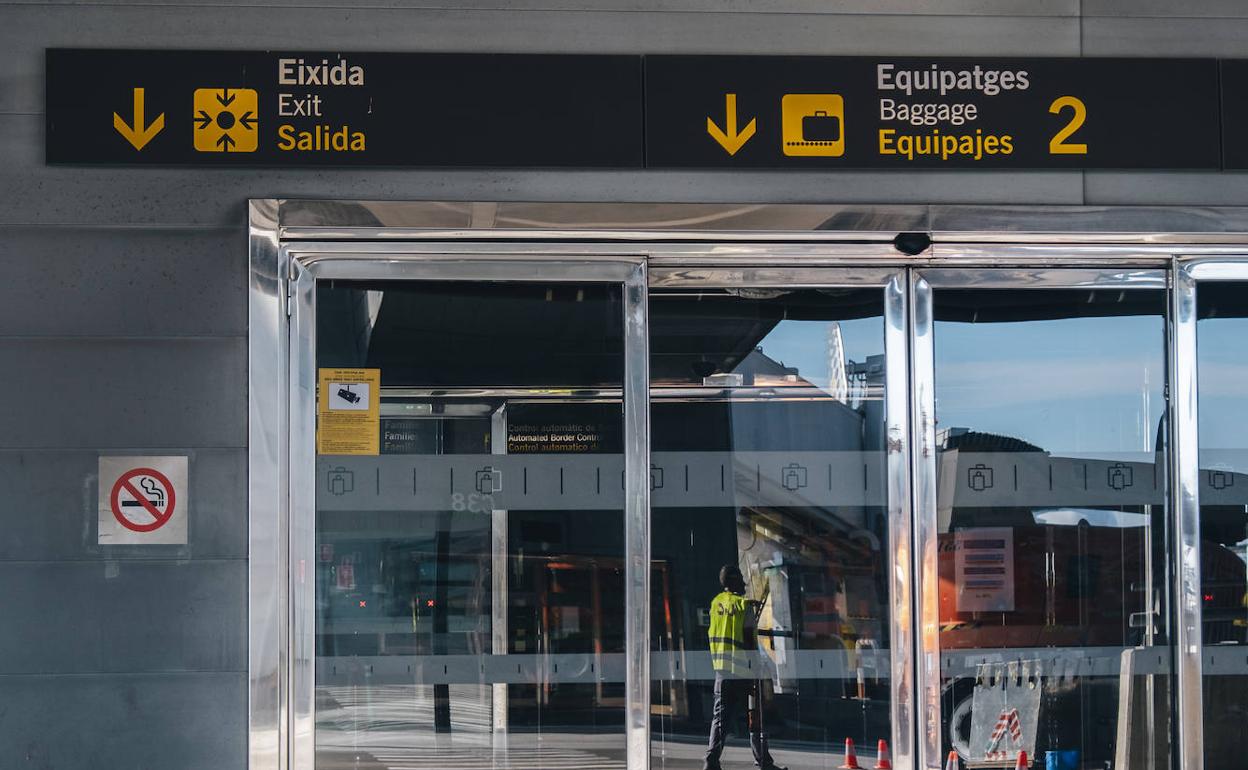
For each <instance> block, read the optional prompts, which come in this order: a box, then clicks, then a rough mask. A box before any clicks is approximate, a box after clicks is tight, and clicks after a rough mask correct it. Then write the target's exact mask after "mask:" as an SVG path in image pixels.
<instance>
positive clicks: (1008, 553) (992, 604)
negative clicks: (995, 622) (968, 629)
mask: <svg viewBox="0 0 1248 770" xmlns="http://www.w3.org/2000/svg"><path fill="white" fill-rule="evenodd" d="M954 554H955V557H956V558H955V560H954V565H955V566H954V569H955V570H956V571H957V579H958V612H1013V611H1014V530H1013V529H1012V528H1010V527H977V528H974V529H961V530H958V531H956V532H955V533H954Z"/></svg>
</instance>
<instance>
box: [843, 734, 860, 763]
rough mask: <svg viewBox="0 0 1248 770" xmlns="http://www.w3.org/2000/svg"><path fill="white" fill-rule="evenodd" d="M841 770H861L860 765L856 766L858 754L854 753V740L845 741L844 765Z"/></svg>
mask: <svg viewBox="0 0 1248 770" xmlns="http://www.w3.org/2000/svg"><path fill="white" fill-rule="evenodd" d="M841 770H862V765H860V764H858V753H857V752H856V751H854V739H853V738H846V739H845V764H843V765H841Z"/></svg>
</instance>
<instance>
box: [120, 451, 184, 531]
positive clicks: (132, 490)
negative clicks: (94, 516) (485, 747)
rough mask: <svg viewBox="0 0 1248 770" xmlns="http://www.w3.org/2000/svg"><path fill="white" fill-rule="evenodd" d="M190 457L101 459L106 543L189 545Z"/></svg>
mask: <svg viewBox="0 0 1248 770" xmlns="http://www.w3.org/2000/svg"><path fill="white" fill-rule="evenodd" d="M186 486H187V458H186V457H185V456H175V457H150V456H138V457H112V456H107V457H100V460H99V519H98V523H99V533H98V542H99V544H100V545H183V544H185V543H186V540H187V515H186V510H187V489H186Z"/></svg>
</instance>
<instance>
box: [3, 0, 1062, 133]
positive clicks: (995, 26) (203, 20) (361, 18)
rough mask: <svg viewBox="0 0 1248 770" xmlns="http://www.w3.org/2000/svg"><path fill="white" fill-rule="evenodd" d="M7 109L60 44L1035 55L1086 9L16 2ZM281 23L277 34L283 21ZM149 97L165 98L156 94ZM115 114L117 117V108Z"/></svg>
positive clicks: (23, 96)
mask: <svg viewBox="0 0 1248 770" xmlns="http://www.w3.org/2000/svg"><path fill="white" fill-rule="evenodd" d="M4 15H5V16H6V17H7V22H8V23H6V24H0V50H2V51H5V52H6V60H5V61H6V72H5V74H4V76H3V77H4V79H3V81H0V112H9V113H19V114H28V113H36V112H41V111H42V110H43V95H44V94H43V89H44V85H43V71H44V49H45V48H51V47H135V48H185V47H188V38H187V31H188V30H194V31H195V35H194V43H193V47H195V48H241V49H256V50H268V49H271V48H274V47H275V46H277V45H278V44H279V43H280V46H281V47H283V48H290V49H320V50H346V51H351V50H358V51H465V52H476V51H481V52H499V51H511V52H521V53H523V52H540V53H690V54H692V53H734V54H825V55H827V54H843V55H851V54H879V53H880V52H905V53H908V54H912V55H939V54H948V55H985V56H987V55H1000V56H1007V55H1036V56H1063V55H1065V56H1075V55H1078V53H1079V19H1078V18H1075V17H1069V16H1068V17H1037V16H914V15H900V14H879V15H873V14H864V15H853V14H850V15H830V14H803V15H796V16H795V15H794V14H788V13H771V14H767V13H741V14H736V13H621V12H597V11H587V12H583V13H567V12H560V11H461V10H422V9H385V8H368V9H363V10H358V9H353V8H352V9H345V8H311V9H302V10H300V11H299V12H298V14H292V13H291V11H290V9H286V8H266V7H255V6H243V7H237V8H219V7H218V8H211V7H199V6H194V7H192V6H180V7H169V8H163V9H161V11H160V13H152V12H151V11H150V10H149V9H147V8H143V7H136V6H80V5H63V6H34V5H30V6H26V5H23V6H8V7H6V8H5V9H4ZM275 30H281V33H280V35H277V36H276V37H275V34H274V31H275ZM148 108H149V109H153V108H158V105H156V104H149V107H148ZM104 119H108V120H111V118H110V117H109V116H104Z"/></svg>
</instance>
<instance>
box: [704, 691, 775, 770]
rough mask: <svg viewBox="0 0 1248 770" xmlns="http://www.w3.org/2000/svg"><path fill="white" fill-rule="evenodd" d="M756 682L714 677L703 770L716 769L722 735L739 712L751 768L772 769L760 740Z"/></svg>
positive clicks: (760, 707) (758, 702)
mask: <svg viewBox="0 0 1248 770" xmlns="http://www.w3.org/2000/svg"><path fill="white" fill-rule="evenodd" d="M757 685H758V682H757V680H754V679H734V678H731V677H725V676H724V675H723V674H720V673H718V672H717V673H716V674H715V706H714V708H713V709H712V711H711V736H710V740H709V741H708V742H707V746H706V761H705V762H704V764H703V766H704V767H706V768H710V769H711V770H714V769H715V768H718V767H719V756H720V754H722V753H723V752H724V733H725V732H726V731H727V728H728V726H729V725H731V724H732V720H733V719H736V718H737V717H739V716H740V715H741V714H742V713H743V712H744V713H745V714H746V717H747V718H746V722H747V724H748V728H749V731H750V751H752V752H753V754H754V764H755V765H756V766H758V767H760V768H763V770H770V768H772V767H774V766H775V762H773V761H772V759H771V754H770V752H768V751H767V742H766V738H765V736H763V731H762V725H761V724H760V721H761V720H760V719H759V716H760V714H759V712H760V711H761V709H762V701H761V700H760V699H759V695H758V686H757Z"/></svg>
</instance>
